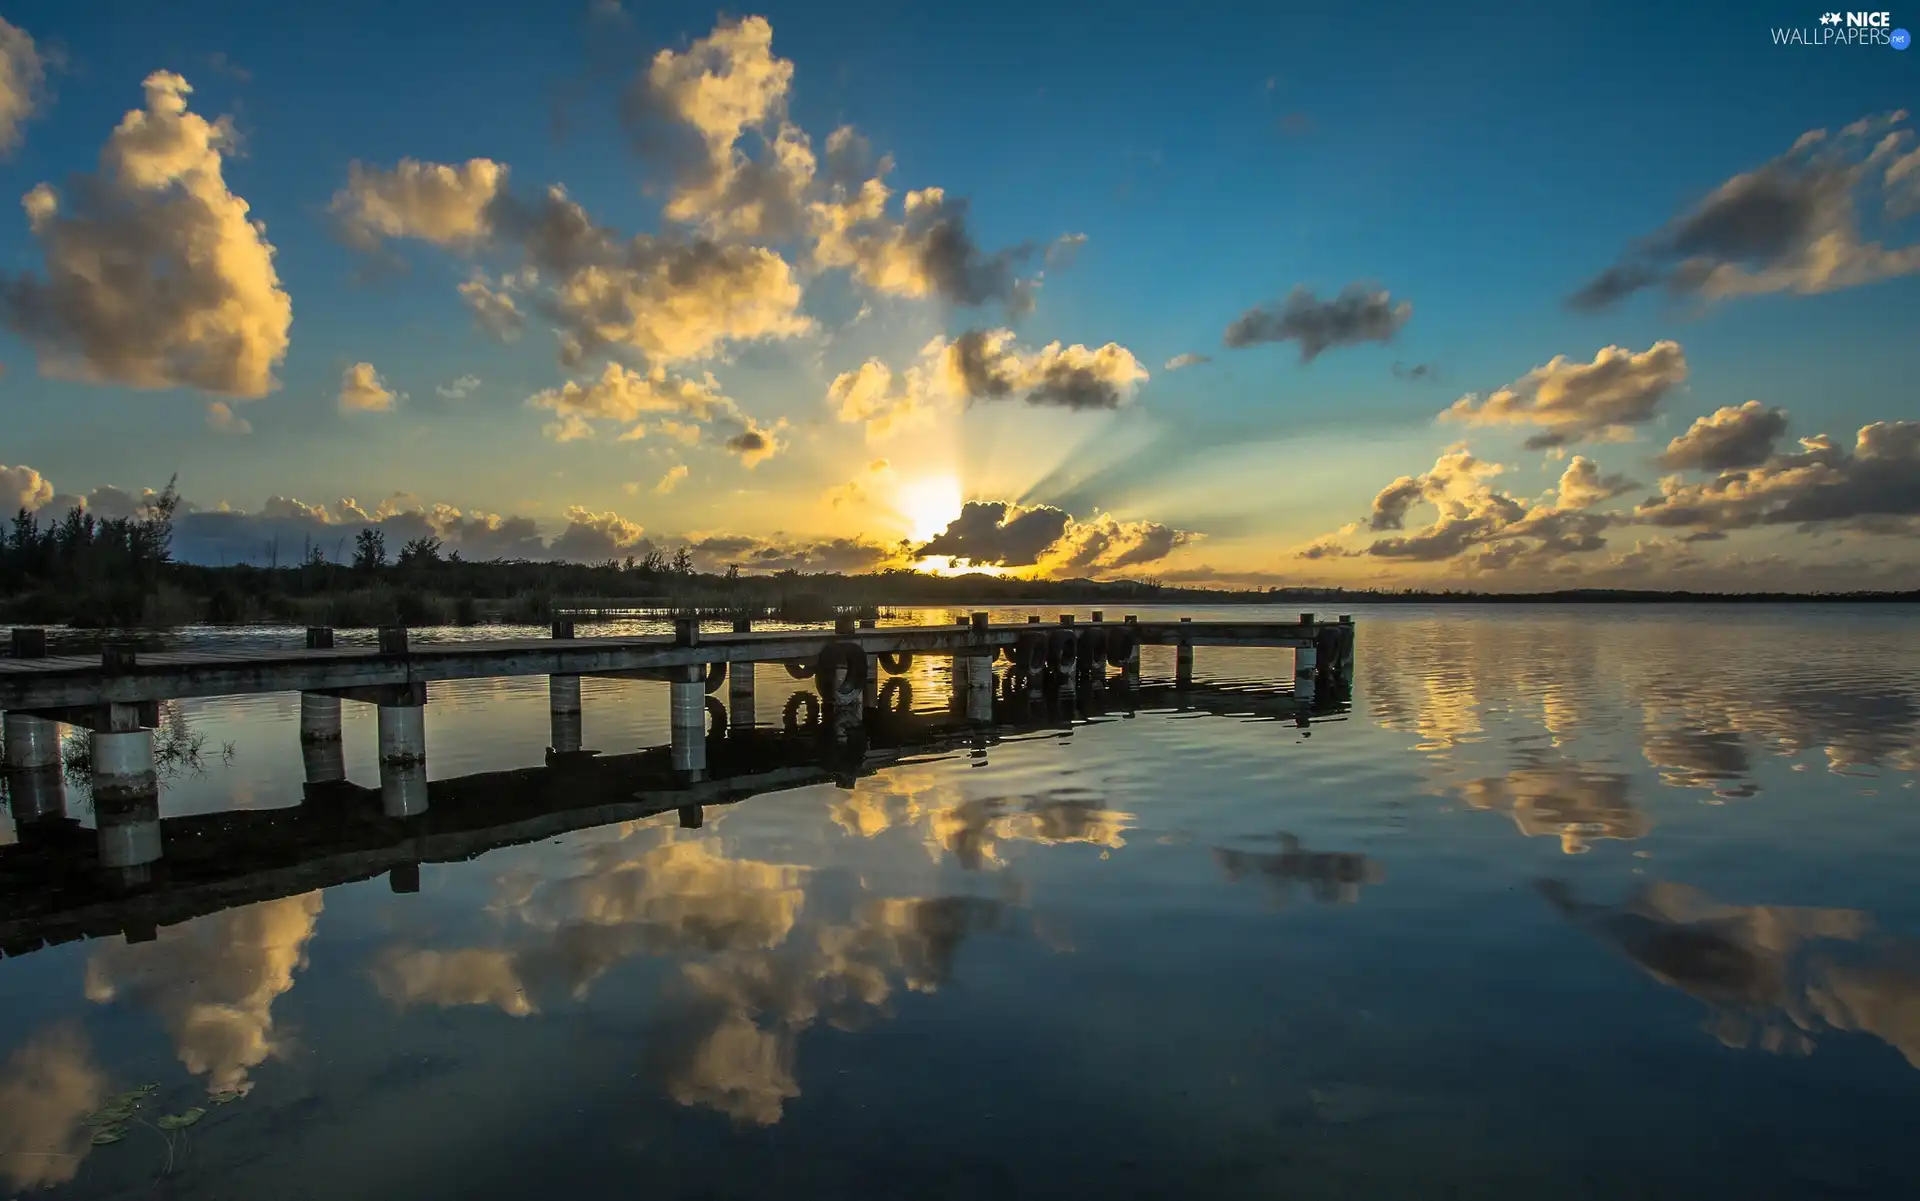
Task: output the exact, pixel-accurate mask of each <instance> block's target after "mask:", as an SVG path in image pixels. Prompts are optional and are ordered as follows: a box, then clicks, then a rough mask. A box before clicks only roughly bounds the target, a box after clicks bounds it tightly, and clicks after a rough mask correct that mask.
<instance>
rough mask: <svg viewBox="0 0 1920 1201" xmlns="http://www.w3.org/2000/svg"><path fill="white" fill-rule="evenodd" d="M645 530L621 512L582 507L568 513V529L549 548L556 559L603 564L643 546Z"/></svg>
mask: <svg viewBox="0 0 1920 1201" xmlns="http://www.w3.org/2000/svg"><path fill="white" fill-rule="evenodd" d="M645 533H646V531H645V530H644V529H642V528H641V527H640V526H639V525H637V524H636V523H634V522H631V521H628V520H627V519H626V518H624V517H622V516H620V515H619V514H618V513H614V512H606V513H595V512H593V511H591V510H589V509H585V508H582V507H581V506H579V505H573V506H572V507H570V508H568V510H567V528H566V529H564V530H562V531H561V532H560V536H559V537H557V538H555V539H554V540H553V545H552V547H550V548H549V549H550V551H551V553H552V556H553V557H554V558H556V559H571V560H573V561H574V562H577V563H602V562H605V561H606V560H608V559H614V558H618V557H620V556H622V555H624V554H626V553H627V552H629V551H631V550H632V549H633V548H635V547H637V546H639V545H640V543H641V536H642V535H643V534H645Z"/></svg>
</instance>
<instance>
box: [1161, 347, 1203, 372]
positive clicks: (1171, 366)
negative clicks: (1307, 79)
mask: <svg viewBox="0 0 1920 1201" xmlns="http://www.w3.org/2000/svg"><path fill="white" fill-rule="evenodd" d="M1211 362H1213V356H1212V355H1204V354H1195V353H1193V352H1192V351H1188V352H1187V353H1186V354H1177V355H1174V356H1173V357H1172V358H1170V359H1168V360H1167V366H1166V369H1167V370H1168V371H1178V370H1180V369H1181V368H1183V367H1198V366H1199V365H1200V364H1202V363H1211Z"/></svg>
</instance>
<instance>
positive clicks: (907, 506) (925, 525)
mask: <svg viewBox="0 0 1920 1201" xmlns="http://www.w3.org/2000/svg"><path fill="white" fill-rule="evenodd" d="M893 504H894V508H896V509H898V510H899V511H900V513H901V515H902V516H904V517H905V518H906V519H907V532H908V537H910V538H912V539H913V540H914V541H915V542H925V541H926V540H927V539H929V538H931V537H933V536H934V535H935V534H938V533H939V532H940V531H941V530H944V529H946V528H947V526H948V525H949V524H950V523H951V522H952V521H953V519H954V518H956V517H958V516H960V509H961V506H962V504H963V496H962V493H961V490H960V481H959V480H957V479H955V478H954V477H952V476H950V475H944V476H922V477H920V478H919V479H915V480H908V481H907V482H905V483H903V484H901V485H900V491H899V493H898V494H897V495H896V496H895V497H894V502H893Z"/></svg>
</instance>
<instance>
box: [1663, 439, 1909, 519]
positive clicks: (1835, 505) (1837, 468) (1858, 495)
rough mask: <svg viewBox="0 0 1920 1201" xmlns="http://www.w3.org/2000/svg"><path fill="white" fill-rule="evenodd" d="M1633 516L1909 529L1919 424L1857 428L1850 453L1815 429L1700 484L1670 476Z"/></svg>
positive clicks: (1680, 477)
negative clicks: (1786, 447) (1791, 446)
mask: <svg viewBox="0 0 1920 1201" xmlns="http://www.w3.org/2000/svg"><path fill="white" fill-rule="evenodd" d="M1722 411H1723V412H1724V411H1725V410H1722ZM1634 517H1635V519H1636V520H1639V521H1643V522H1647V523H1649V524H1652V525H1656V526H1665V527H1670V528H1676V527H1694V528H1697V529H1699V530H1700V531H1701V532H1704V533H1724V532H1726V531H1728V530H1738V529H1747V528H1750V527H1753V526H1761V525H1798V526H1808V527H1811V526H1820V525H1829V524H1835V523H1845V524H1846V525H1848V526H1849V527H1851V528H1854V529H1857V530H1860V531H1862V532H1867V533H1878V532H1893V533H1911V532H1912V527H1911V524H1910V522H1909V521H1908V520H1906V519H1910V518H1914V517H1920V422H1913V421H1876V422H1873V423H1872V424H1870V425H1865V426H1862V427H1861V428H1860V430H1859V432H1858V434H1857V435H1856V436H1855V438H1854V445H1853V448H1852V450H1851V451H1849V450H1848V449H1847V448H1846V447H1844V446H1842V445H1840V444H1839V443H1837V442H1835V441H1834V440H1833V439H1832V438H1829V437H1827V436H1826V435H1825V434H1816V435H1814V436H1813V437H1810V438H1802V439H1800V450H1799V451H1798V452H1797V453H1792V454H1774V455H1771V456H1769V457H1768V458H1767V459H1766V460H1765V461H1764V462H1762V463H1759V464H1757V465H1755V466H1752V467H1735V468H1728V469H1725V470H1723V471H1721V472H1720V473H1719V474H1718V475H1716V476H1714V477H1713V478H1712V479H1710V480H1706V481H1704V482H1700V483H1689V482H1687V480H1686V479H1685V478H1684V477H1682V476H1677V475H1675V476H1669V477H1667V478H1666V479H1663V480H1661V481H1660V493H1659V495H1657V496H1653V497H1649V498H1648V499H1646V500H1644V501H1642V502H1641V503H1640V504H1639V505H1638V506H1637V507H1636V508H1635V509H1634Z"/></svg>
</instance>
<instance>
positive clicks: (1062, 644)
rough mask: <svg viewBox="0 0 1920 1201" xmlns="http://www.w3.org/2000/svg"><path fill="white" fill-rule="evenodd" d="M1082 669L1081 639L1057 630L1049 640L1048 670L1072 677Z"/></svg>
mask: <svg viewBox="0 0 1920 1201" xmlns="http://www.w3.org/2000/svg"><path fill="white" fill-rule="evenodd" d="M1079 667H1080V639H1079V638H1077V637H1075V636H1074V635H1072V634H1069V633H1067V632H1066V631H1065V630H1055V631H1054V632H1053V637H1051V638H1049V639H1047V668H1048V670H1050V671H1056V672H1059V673H1060V674H1061V675H1072V674H1073V673H1074V672H1075V671H1077V670H1079Z"/></svg>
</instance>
